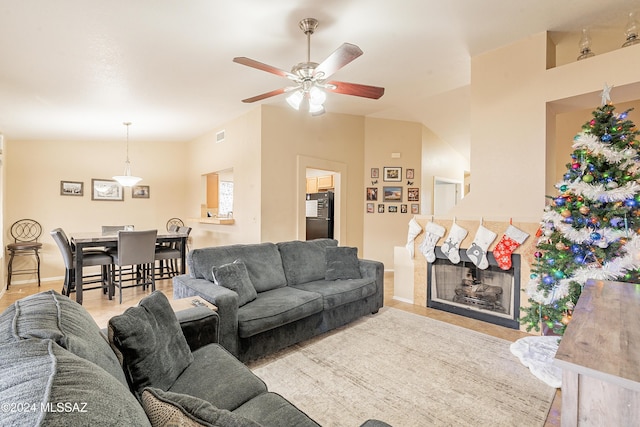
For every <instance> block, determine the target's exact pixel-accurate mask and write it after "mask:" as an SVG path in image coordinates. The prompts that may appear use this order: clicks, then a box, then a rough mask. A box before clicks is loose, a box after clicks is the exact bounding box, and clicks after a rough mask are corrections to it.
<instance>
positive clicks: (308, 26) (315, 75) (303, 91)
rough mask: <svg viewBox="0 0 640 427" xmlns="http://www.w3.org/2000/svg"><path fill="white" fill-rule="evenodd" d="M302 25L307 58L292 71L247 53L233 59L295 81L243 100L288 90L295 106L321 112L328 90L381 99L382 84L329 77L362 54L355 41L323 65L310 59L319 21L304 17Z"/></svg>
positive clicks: (290, 100)
mask: <svg viewBox="0 0 640 427" xmlns="http://www.w3.org/2000/svg"><path fill="white" fill-rule="evenodd" d="M299 26H300V29H301V30H302V31H303V32H304V33H305V34H306V35H307V61H306V62H301V63H299V64H297V65H294V66H293V68H292V69H291V72H288V71H284V70H281V69H279V68H276V67H272V66H271V65H267V64H264V63H262V62H259V61H256V60H253V59H250V58H246V57H244V56H241V57H236V58H233V62H237V63H238V64H242V65H246V66H247V67H252V68H256V69H258V70H262V71H266V72H268V73H272V74H275V75H278V76H281V77H286V78H288V79H290V80H292V81H293V82H294V83H295V86H288V87H284V88H280V89H276V90H272V91H270V92H266V93H263V94H260V95H256V96H253V97H251V98H247V99H243V100H242V102H247V103H250V102H256V101H261V100H263V99H266V98H270V97H272V96H276V95H281V94H283V93H289V96H287V102H288V103H289V105H291V106H292V107H293V108H295V109H296V110H297V109H299V108H300V106H301V105H303V104H305V105H306V104H308V106H309V112H310V113H311V114H312V115H319V114H322V113H324V106H323V104H324V101H325V99H326V93H325V91H328V92H333V93H340V94H343V95H353V96H360V97H364V98H370V99H378V98H380V97H381V96H382V95H383V94H384V88H383V87H377V86H367V85H361V84H357V83H346V82H340V81H336V80H328V79H329V77H331V76H332V75H333V74H334V73H335V72H336V71H338V70H339V69H341V68H342V67H344V66H345V65H347V64H348V63H350V62H351V61H353V60H354V59H356V58H357V57H359V56H360V55H362V54H363V52H362V50H361V49H360V48H359V47H358V46H356V45H354V44H351V43H343V44H342V46H340V47H339V48H338V49H336V50H335V51H334V52H333V53H332V54H331V55H329V56H328V57H327V58H326V59H325V60H324V61H322V62H321V63H320V64H318V63H316V62H311V34H313V33H314V31H315V30H316V28H317V27H318V20H317V19H314V18H305V19H303V20H302V21H300V23H299Z"/></svg>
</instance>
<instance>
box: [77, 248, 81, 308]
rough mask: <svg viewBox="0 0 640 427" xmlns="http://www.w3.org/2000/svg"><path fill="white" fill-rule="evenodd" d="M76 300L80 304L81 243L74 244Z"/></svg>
mask: <svg viewBox="0 0 640 427" xmlns="http://www.w3.org/2000/svg"><path fill="white" fill-rule="evenodd" d="M75 267H76V280H75V282H76V302H77V303H78V304H82V245H79V244H76V265H75Z"/></svg>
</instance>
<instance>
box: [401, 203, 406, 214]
mask: <svg viewBox="0 0 640 427" xmlns="http://www.w3.org/2000/svg"><path fill="white" fill-rule="evenodd" d="M400 213H407V205H400Z"/></svg>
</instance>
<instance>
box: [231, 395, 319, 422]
mask: <svg viewBox="0 0 640 427" xmlns="http://www.w3.org/2000/svg"><path fill="white" fill-rule="evenodd" d="M233 412H234V413H236V414H238V415H242V416H244V417H247V418H253V419H259V420H260V423H261V424H263V425H265V426H296V427H320V425H319V424H318V423H316V422H315V421H313V420H312V419H311V418H309V416H308V415H307V414H305V413H304V412H302V411H301V410H300V409H298V408H297V407H296V406H294V405H293V404H292V403H291V402H289V401H288V400H286V399H285V398H284V397H282V396H280V395H279V394H277V393H272V392H269V393H263V394H261V395H260V396H258V397H256V398H254V399H251V400H250V401H248V402H247V403H245V404H244V405H242V406H241V407H239V408H238V409H236V410H235V411H233Z"/></svg>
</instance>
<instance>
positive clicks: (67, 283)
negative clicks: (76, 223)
mask: <svg viewBox="0 0 640 427" xmlns="http://www.w3.org/2000/svg"><path fill="white" fill-rule="evenodd" d="M49 234H50V235H51V237H52V238H53V240H54V241H55V242H56V244H57V245H58V248H59V249H60V253H61V254H62V260H63V261H64V267H65V273H64V284H63V285H62V295H66V296H69V295H70V294H71V292H74V291H75V278H76V273H75V270H76V269H75V266H76V259H75V258H76V256H75V253H74V252H73V249H72V247H71V244H70V243H69V238H68V237H67V235H66V233H65V232H64V231H63V230H62V229H61V228H55V229H53V230H51V231H50V232H49ZM111 263H112V260H111V256H110V255H109V254H108V253H106V252H105V251H102V250H96V249H91V250H85V251H84V252H83V253H82V267H90V266H100V267H101V273H100V274H97V275H96V274H88V275H83V280H82V283H83V286H82V290H83V291H88V290H91V289H102V291H103V292H104V293H105V294H106V293H108V292H109V280H110V269H109V266H111ZM85 278H86V280H85ZM85 283H86V284H92V283H100V285H99V286H93V287H88V288H87V287H85V286H84V284H85ZM109 299H111V294H109Z"/></svg>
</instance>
